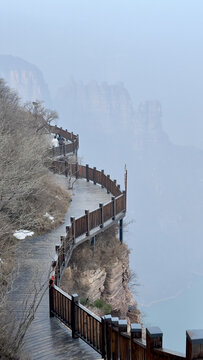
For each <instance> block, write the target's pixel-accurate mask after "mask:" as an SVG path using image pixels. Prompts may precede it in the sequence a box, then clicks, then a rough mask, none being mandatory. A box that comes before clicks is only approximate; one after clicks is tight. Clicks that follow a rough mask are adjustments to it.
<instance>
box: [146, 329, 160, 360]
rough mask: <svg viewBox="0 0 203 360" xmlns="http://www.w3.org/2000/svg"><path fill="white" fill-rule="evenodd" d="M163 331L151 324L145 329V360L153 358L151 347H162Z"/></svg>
mask: <svg viewBox="0 0 203 360" xmlns="http://www.w3.org/2000/svg"><path fill="white" fill-rule="evenodd" d="M162 339H163V333H162V331H161V330H160V328H159V327H158V326H152V327H149V328H147V329H146V343H147V347H146V355H147V360H153V354H152V351H153V349H157V348H158V349H160V348H162Z"/></svg>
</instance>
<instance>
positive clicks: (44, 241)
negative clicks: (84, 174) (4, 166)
mask: <svg viewBox="0 0 203 360" xmlns="http://www.w3.org/2000/svg"><path fill="white" fill-rule="evenodd" d="M110 199H111V195H110V194H107V193H106V191H105V189H102V188H101V187H100V186H98V185H94V184H92V183H89V182H86V181H85V180H77V182H76V183H75V184H74V189H73V191H72V202H71V204H70V207H69V209H68V212H67V214H66V217H65V220H64V224H63V225H61V226H59V227H58V228H57V229H55V230H53V231H51V232H50V233H48V234H45V235H41V236H37V237H33V238H31V239H27V240H23V241H22V243H21V246H20V250H19V251H20V252H21V254H20V263H22V266H21V269H20V273H19V276H18V277H17V279H16V281H15V284H14V285H15V286H14V290H13V291H12V294H11V296H10V299H11V300H10V303H11V305H12V309H15V310H14V313H15V314H16V315H17V317H18V318H20V317H21V316H22V314H23V312H24V305H23V301H24V299H25V298H26V297H29V298H30V300H31V299H32V296H33V295H34V292H33V286H36V287H39V286H40V284H41V283H42V282H44V283H48V272H49V268H50V264H51V261H52V260H53V258H54V256H55V245H56V244H57V243H59V242H60V236H61V235H65V228H66V225H68V224H69V223H70V216H75V217H78V216H81V215H83V214H84V210H83V209H88V210H92V209H94V208H95V207H96V206H98V203H101V202H103V203H106V202H108V201H109V200H110ZM48 297H49V292H48V289H47V290H46V293H45V296H44V297H43V299H42V302H41V303H40V306H39V308H38V310H37V312H36V314H35V319H34V321H33V322H32V324H31V326H30V328H29V330H28V332H27V334H26V338H25V350H27V351H28V352H29V354H30V357H31V358H32V359H33V360H34V359H56V358H57V359H59V360H60V359H70V360H71V359H98V358H101V357H100V355H99V354H98V353H97V352H95V351H94V350H93V349H91V347H90V346H88V345H86V344H85V343H84V342H83V341H81V340H79V339H77V340H75V339H74V340H72V337H71V332H70V331H69V330H67V328H65V327H64V326H63V325H62V324H61V323H60V322H59V321H58V320H57V319H56V318H50V317H49V298H48Z"/></svg>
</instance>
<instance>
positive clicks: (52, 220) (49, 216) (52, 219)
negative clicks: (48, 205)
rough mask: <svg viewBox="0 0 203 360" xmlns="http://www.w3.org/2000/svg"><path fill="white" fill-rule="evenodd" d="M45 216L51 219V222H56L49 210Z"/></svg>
mask: <svg viewBox="0 0 203 360" xmlns="http://www.w3.org/2000/svg"><path fill="white" fill-rule="evenodd" d="M44 217H47V218H48V219H49V220H51V222H54V217H53V216H52V215H50V214H49V213H48V212H46V214H45V215H44Z"/></svg>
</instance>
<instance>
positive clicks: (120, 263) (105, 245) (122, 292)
mask: <svg viewBox="0 0 203 360" xmlns="http://www.w3.org/2000/svg"><path fill="white" fill-rule="evenodd" d="M129 281H130V270H129V250H128V248H127V246H126V245H124V244H120V242H119V240H118V239H116V238H115V234H114V233H113V232H112V230H109V231H108V232H105V234H103V235H100V236H98V238H97V240H96V244H95V249H94V250H93V249H92V248H91V246H90V243H89V242H88V243H85V244H82V245H81V246H79V247H78V248H77V249H76V250H75V252H74V254H73V256H72V259H71V263H70V266H69V267H68V269H67V270H66V272H65V274H64V277H63V280H62V284H61V286H62V288H63V289H64V290H65V291H67V292H68V293H75V292H76V293H78V294H79V296H80V298H81V299H83V300H84V299H86V300H87V305H89V306H91V305H92V304H93V303H94V302H95V301H96V300H98V299H102V300H103V301H104V302H105V303H107V304H110V305H111V307H112V313H113V314H114V315H117V316H119V317H120V318H127V317H128V318H130V320H131V321H134V322H135V321H136V322H137V321H140V313H139V310H138V309H137V303H136V301H135V299H134V297H133V295H132V293H131V291H130V288H129ZM93 311H94V312H96V313H98V315H101V314H102V311H101V310H98V309H97V308H96V307H94V308H93Z"/></svg>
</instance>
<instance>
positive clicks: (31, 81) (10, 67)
mask: <svg viewBox="0 0 203 360" xmlns="http://www.w3.org/2000/svg"><path fill="white" fill-rule="evenodd" d="M0 77H1V78H3V79H4V80H5V81H6V82H7V84H8V85H9V87H10V88H12V89H15V90H17V92H18V94H19V96H20V98H21V99H22V101H23V102H26V101H34V100H43V101H45V102H46V104H47V105H50V95H49V90H48V87H47V85H46V83H45V81H44V79H43V75H42V73H41V71H40V70H39V69H38V68H37V67H36V66H34V65H32V64H30V63H28V62H27V61H24V60H23V59H20V58H18V57H14V56H10V55H0Z"/></svg>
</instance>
